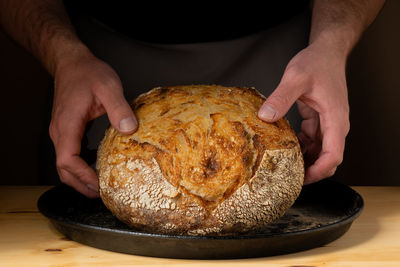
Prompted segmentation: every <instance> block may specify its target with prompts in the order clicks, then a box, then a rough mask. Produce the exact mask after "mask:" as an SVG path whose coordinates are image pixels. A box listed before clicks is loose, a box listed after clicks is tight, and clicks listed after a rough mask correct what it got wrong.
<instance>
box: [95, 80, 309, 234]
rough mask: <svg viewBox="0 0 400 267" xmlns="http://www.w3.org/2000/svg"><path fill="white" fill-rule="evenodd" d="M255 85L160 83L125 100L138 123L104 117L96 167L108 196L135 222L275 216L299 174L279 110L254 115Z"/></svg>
mask: <svg viewBox="0 0 400 267" xmlns="http://www.w3.org/2000/svg"><path fill="white" fill-rule="evenodd" d="M264 101H265V98H264V97H263V96H262V95H261V94H259V93H258V92H257V91H256V90H255V89H254V88H242V87H223V86H216V85H192V86H174V87H162V88H161V87H160V88H155V89H153V90H151V91H149V92H148V93H146V94H143V95H140V96H139V97H138V98H136V99H135V100H134V101H133V103H132V108H133V110H134V112H135V114H136V117H137V118H138V121H139V128H138V130H137V132H135V133H134V134H131V135H125V136H124V135H121V134H119V133H118V132H117V131H116V130H115V129H114V128H113V127H110V128H109V129H108V130H107V132H106V135H105V137H104V139H103V141H102V142H101V144H100V146H99V151H98V161H97V170H98V174H99V179H100V194H101V197H102V199H103V202H104V203H105V205H106V206H107V207H108V208H109V209H110V210H111V211H112V212H113V214H114V215H116V216H117V217H118V218H119V219H120V220H122V221H124V222H125V223H127V224H128V225H131V226H133V227H135V228H138V229H141V230H145V231H150V232H154V233H164V234H189V235H209V234H230V233H240V232H246V231H249V230H257V229H260V228H262V227H264V226H265V225H266V224H268V223H270V222H271V221H273V220H275V219H277V218H279V217H281V216H282V215H283V214H284V212H285V211H286V210H287V209H288V208H289V207H290V206H291V205H292V204H293V203H294V201H295V200H296V198H297V197H298V195H299V193H300V191H301V187H302V184H303V178H304V166H303V158H302V154H301V151H300V146H299V143H298V140H297V138H296V135H295V134H294V132H293V130H292V129H291V127H290V125H289V123H288V122H287V120H286V119H281V120H279V121H277V122H276V123H266V122H263V121H261V120H260V119H259V118H258V117H257V112H258V109H259V108H260V106H261V105H262V103H263V102H264Z"/></svg>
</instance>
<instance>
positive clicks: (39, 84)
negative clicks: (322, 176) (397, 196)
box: [0, 0, 400, 185]
mask: <svg viewBox="0 0 400 267" xmlns="http://www.w3.org/2000/svg"><path fill="white" fill-rule="evenodd" d="M398 14H400V1H396V0H389V1H387V2H386V5H385V7H384V8H383V10H382V11H381V13H380V14H379V16H378V17H377V19H376V21H375V22H374V24H373V25H372V26H371V27H370V28H369V29H368V30H367V32H366V33H365V34H364V36H363V38H362V39H361V40H360V42H359V43H358V45H357V46H356V48H355V49H354V51H353V53H352V54H351V56H350V58H349V62H348V68H347V72H348V76H347V80H348V88H349V100H350V109H351V111H350V120H351V130H350V133H349V136H348V138H347V146H346V151H345V155H344V162H343V163H342V165H341V166H340V167H339V168H338V170H337V173H336V175H335V179H337V180H339V181H341V182H344V183H347V184H350V185H400V175H399V171H398V169H399V168H400V156H399V154H398V153H400V142H399V140H400V102H399V99H400V80H399V76H400V67H399V63H400V29H399V26H400V20H399V15H398ZM0 78H1V105H0V114H1V125H2V128H1V131H0V132H1V136H0V138H1V139H0V140H1V144H0V147H1V152H0V155H1V161H0V162H1V164H2V165H1V167H0V169H1V177H0V185H1V184H3V185H37V184H43V183H44V181H45V180H46V179H45V178H44V177H43V173H44V170H43V169H39V167H38V162H39V160H41V159H42V157H43V155H45V154H47V153H43V152H46V150H48V149H52V148H51V147H48V146H47V144H48V142H47V141H48V134H47V129H48V121H49V116H50V110H49V107H50V106H49V103H51V88H52V83H53V81H52V79H51V77H50V76H49V75H48V74H47V73H46V71H45V70H44V69H43V68H42V66H41V65H40V63H39V62H38V61H37V60H36V59H35V58H33V57H32V56H31V55H30V54H29V53H27V52H26V51H24V50H23V49H22V48H20V47H19V46H18V45H16V44H15V43H13V42H12V41H10V40H9V39H8V37H7V36H6V35H5V34H4V33H2V32H0ZM53 167H54V166H48V168H53Z"/></svg>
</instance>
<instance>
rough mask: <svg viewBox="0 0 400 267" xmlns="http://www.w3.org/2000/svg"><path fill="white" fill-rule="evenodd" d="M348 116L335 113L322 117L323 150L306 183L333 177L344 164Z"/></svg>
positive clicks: (308, 172) (308, 173)
mask: <svg viewBox="0 0 400 267" xmlns="http://www.w3.org/2000/svg"><path fill="white" fill-rule="evenodd" d="M348 127H349V126H348V121H346V116H340V115H339V116H338V115H337V114H336V113H334V112H327V113H325V114H322V115H321V134H322V138H323V140H322V150H321V153H320V154H319V157H318V159H317V160H316V161H315V162H314V164H313V165H311V166H310V167H309V168H308V169H307V170H306V178H305V179H306V183H312V182H316V181H319V180H321V179H323V178H326V177H329V176H332V175H333V173H334V171H333V173H332V170H335V169H336V167H337V166H339V165H340V164H341V163H342V160H343V153H344V147H345V139H346V135H347V132H348Z"/></svg>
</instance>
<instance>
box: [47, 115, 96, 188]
mask: <svg viewBox="0 0 400 267" xmlns="http://www.w3.org/2000/svg"><path fill="white" fill-rule="evenodd" d="M85 123H86V122H85V120H84V119H83V118H82V117H81V114H78V113H77V112H76V111H75V114H74V112H69V113H68V115H63V114H62V115H61V116H60V117H59V118H58V120H57V124H56V126H54V127H55V128H56V130H55V131H56V133H57V134H53V136H54V137H55V139H54V145H55V150H56V157H57V161H56V164H57V168H58V169H59V170H65V171H68V172H69V173H70V174H71V175H73V176H74V177H75V178H76V179H79V180H80V182H82V183H84V184H85V185H86V186H89V187H91V188H92V189H94V190H98V187H99V184H98V179H97V176H96V174H95V172H94V171H93V169H92V168H90V167H89V166H88V165H87V163H86V162H85V161H84V160H83V159H82V158H81V157H80V156H79V155H80V150H81V140H82V136H83V132H84V128H85ZM57 126H58V127H57ZM70 180H71V179H69V181H70Z"/></svg>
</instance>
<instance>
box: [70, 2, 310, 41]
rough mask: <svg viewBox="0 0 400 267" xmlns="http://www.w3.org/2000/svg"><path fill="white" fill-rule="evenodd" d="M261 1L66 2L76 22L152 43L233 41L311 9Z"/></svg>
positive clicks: (306, 6)
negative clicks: (79, 19) (90, 21)
mask: <svg viewBox="0 0 400 267" xmlns="http://www.w3.org/2000/svg"><path fill="white" fill-rule="evenodd" d="M260 2H261V4H260V5H254V4H252V5H250V4H245V3H243V1H237V4H234V3H229V5H226V6H223V7H221V6H218V5H215V6H214V5H206V4H204V3H203V4H201V3H202V2H197V1H186V5H184V6H182V5H180V6H178V7H173V6H171V3H170V2H169V1H161V2H159V3H156V2H155V1H154V2H153V1H139V2H137V1H128V0H126V1H120V0H115V1H100V0H97V1H96V0H85V1H79V0H66V1H65V2H64V3H65V6H66V9H67V12H68V13H69V15H70V16H71V18H72V20H73V19H74V18H75V17H76V16H90V17H91V18H93V19H95V20H97V21H98V22H100V23H102V24H104V25H106V26H108V27H110V28H111V29H113V30H115V31H117V32H120V33H122V34H124V35H126V36H129V37H130V38H133V39H136V40H141V41H147V42H154V43H194V42H208V41H222V40H228V39H234V38H238V37H242V36H245V35H248V34H252V33H255V32H259V31H263V30H266V29H268V28H270V27H273V26H276V25H278V24H280V23H284V22H285V21H287V20H288V19H290V18H292V17H293V16H295V15H297V14H299V13H300V12H303V11H304V10H305V9H306V8H308V7H309V1H308V0H281V1H260ZM138 3H140V5H139V4H138ZM144 3H145V4H144ZM216 3H217V2H216ZM218 3H220V2H218Z"/></svg>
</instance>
